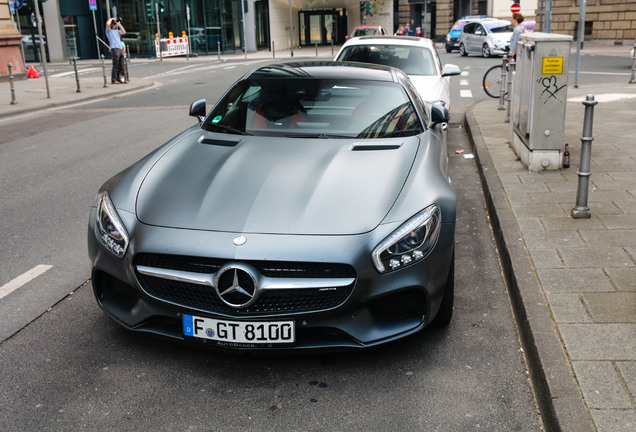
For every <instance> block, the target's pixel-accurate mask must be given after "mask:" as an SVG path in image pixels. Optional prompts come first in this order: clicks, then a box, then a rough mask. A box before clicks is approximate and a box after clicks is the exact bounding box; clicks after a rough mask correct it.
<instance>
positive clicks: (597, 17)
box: [536, 0, 636, 40]
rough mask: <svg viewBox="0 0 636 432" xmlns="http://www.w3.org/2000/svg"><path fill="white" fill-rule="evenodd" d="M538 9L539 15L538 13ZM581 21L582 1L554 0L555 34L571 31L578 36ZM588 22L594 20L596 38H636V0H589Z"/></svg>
mask: <svg viewBox="0 0 636 432" xmlns="http://www.w3.org/2000/svg"><path fill="white" fill-rule="evenodd" d="M539 12H540V11H539V10H537V12H536V15H537V17H538V16H539ZM578 21H579V1H576V0H553V1H552V20H551V21H550V31H551V32H552V33H561V34H569V35H571V36H574V37H575V38H576V36H577V35H576V33H575V32H576V28H577V23H578ZM585 21H587V22H591V23H592V34H591V35H588V37H589V36H591V39H593V40H602V39H605V40H634V39H636V1H634V0H587V1H586V3H585Z"/></svg>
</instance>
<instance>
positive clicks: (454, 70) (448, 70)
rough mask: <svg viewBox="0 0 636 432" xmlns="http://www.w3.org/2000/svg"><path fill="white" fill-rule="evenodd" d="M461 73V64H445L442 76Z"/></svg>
mask: <svg viewBox="0 0 636 432" xmlns="http://www.w3.org/2000/svg"><path fill="white" fill-rule="evenodd" d="M460 73H461V71H460V70H459V66H457V65H454V64H445V65H444V69H442V76H443V77H446V76H453V75H459V74H460Z"/></svg>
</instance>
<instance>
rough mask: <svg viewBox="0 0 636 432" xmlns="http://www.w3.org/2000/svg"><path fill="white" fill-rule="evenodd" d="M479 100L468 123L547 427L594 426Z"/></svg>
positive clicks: (574, 429) (576, 430)
mask: <svg viewBox="0 0 636 432" xmlns="http://www.w3.org/2000/svg"><path fill="white" fill-rule="evenodd" d="M481 103H485V102H481ZM478 105H479V103H477V104H473V105H471V106H469V107H468V108H467V109H466V114H465V118H464V125H465V128H466V132H467V134H468V137H469V139H470V142H471V144H472V146H473V151H474V153H475V161H476V163H477V169H478V171H479V176H480V179H481V182H482V189H483V191H484V198H485V201H486V207H487V210H488V213H489V215H490V219H491V222H492V226H493V235H494V237H495V242H496V244H497V248H498V251H499V255H500V258H501V265H502V268H503V272H504V277H505V279H506V284H507V286H508V292H509V294H510V301H511V304H512V308H513V311H514V315H515V319H516V321H517V326H518V329H519V334H520V338H521V344H522V346H523V349H524V350H525V355H526V358H527V361H528V367H529V369H530V379H531V381H532V385H533V389H534V392H535V398H536V400H537V404H538V407H539V411H540V415H541V418H542V420H543V423H544V427H545V429H546V430H547V431H565V432H586V431H590V432H592V431H595V430H596V428H595V427H594V426H593V422H592V419H591V417H590V415H589V414H588V412H587V409H586V408H585V405H584V403H583V396H582V395H581V392H580V390H579V387H578V385H577V382H576V379H575V377H574V374H573V372H572V368H571V366H570V362H569V359H568V357H567V354H566V353H565V351H564V349H563V345H562V343H561V338H560V335H559V334H558V331H557V328H556V325H555V324H554V321H553V319H552V316H551V312H550V309H549V307H548V302H547V300H546V298H545V296H544V294H543V292H542V289H541V286H540V284H539V281H538V279H537V276H536V274H535V272H534V269H533V267H532V263H531V262H530V258H529V254H528V252H527V250H526V247H525V245H524V242H523V238H522V236H521V232H520V231H519V228H518V226H517V221H516V219H515V217H514V214H513V213H512V210H511V209H510V207H509V206H508V201H507V198H506V196H505V193H504V189H503V186H502V184H501V181H500V179H499V176H498V174H497V170H496V168H495V166H494V164H493V162H492V160H491V158H490V153H489V151H488V149H487V148H486V145H485V143H484V138H483V136H482V135H481V130H480V128H479V124H478V123H477V121H476V119H475V116H474V113H473V109H475V108H476V107H478Z"/></svg>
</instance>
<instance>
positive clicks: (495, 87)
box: [482, 65, 501, 99]
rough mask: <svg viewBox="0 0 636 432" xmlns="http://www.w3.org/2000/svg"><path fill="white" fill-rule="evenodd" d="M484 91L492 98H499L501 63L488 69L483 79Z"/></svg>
mask: <svg viewBox="0 0 636 432" xmlns="http://www.w3.org/2000/svg"><path fill="white" fill-rule="evenodd" d="M482 85H483V87H484V91H485V92H486V94H487V95H488V96H490V97H491V98H495V99H497V98H498V97H499V92H500V91H501V65H495V66H493V67H491V68H490V69H488V70H487V71H486V73H485V74H484V79H483V81H482Z"/></svg>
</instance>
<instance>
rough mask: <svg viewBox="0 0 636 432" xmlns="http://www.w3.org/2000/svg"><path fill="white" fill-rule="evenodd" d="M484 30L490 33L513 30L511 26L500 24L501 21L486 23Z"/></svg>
mask: <svg viewBox="0 0 636 432" xmlns="http://www.w3.org/2000/svg"><path fill="white" fill-rule="evenodd" d="M486 28H487V29H488V31H489V32H490V33H507V32H511V31H513V30H514V29H515V28H514V27H513V26H512V25H510V24H506V23H505V22H501V21H500V22H494V23H488V24H486Z"/></svg>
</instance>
